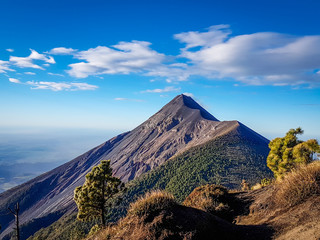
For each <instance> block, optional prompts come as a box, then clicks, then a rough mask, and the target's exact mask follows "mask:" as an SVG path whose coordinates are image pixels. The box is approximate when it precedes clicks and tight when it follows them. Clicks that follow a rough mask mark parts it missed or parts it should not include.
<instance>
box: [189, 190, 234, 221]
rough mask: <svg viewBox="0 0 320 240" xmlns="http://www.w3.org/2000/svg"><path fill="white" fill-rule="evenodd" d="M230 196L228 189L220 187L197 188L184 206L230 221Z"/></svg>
mask: <svg viewBox="0 0 320 240" xmlns="http://www.w3.org/2000/svg"><path fill="white" fill-rule="evenodd" d="M229 200H230V196H229V193H228V190H227V188H225V187H223V186H220V185H209V184H207V185H204V186H200V187H197V188H195V189H194V190H193V191H192V193H190V195H189V196H188V197H187V198H186V199H185V200H184V202H183V205H185V206H187V207H193V208H197V209H200V210H203V211H206V212H209V213H211V214H213V215H216V216H219V217H222V218H225V219H227V220H229V217H230V216H229V215H230V211H231V209H230V206H229V204H228V202H229Z"/></svg>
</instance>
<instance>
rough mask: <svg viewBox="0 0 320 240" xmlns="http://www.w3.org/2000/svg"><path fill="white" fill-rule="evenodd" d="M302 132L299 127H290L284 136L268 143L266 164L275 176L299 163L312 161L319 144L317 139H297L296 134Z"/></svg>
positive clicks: (282, 173) (281, 174) (280, 175)
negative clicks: (268, 150)
mask: <svg viewBox="0 0 320 240" xmlns="http://www.w3.org/2000/svg"><path fill="white" fill-rule="evenodd" d="M302 133H303V130H302V129H301V128H297V129H290V130H289V131H288V132H287V134H286V136H285V137H283V138H275V139H273V140H272V141H271V142H270V143H269V148H270V152H269V155H268V158H267V165H268V167H269V168H270V169H271V171H272V172H273V173H274V175H275V177H277V178H278V177H282V176H283V175H284V174H285V173H287V172H289V171H291V170H292V169H294V168H296V167H297V166H299V165H300V164H308V163H310V162H312V161H313V154H314V153H315V152H319V150H320V146H319V144H318V142H317V140H315V139H310V140H308V141H305V142H304V141H301V140H298V137H297V135H299V134H302Z"/></svg>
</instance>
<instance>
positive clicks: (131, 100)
mask: <svg viewBox="0 0 320 240" xmlns="http://www.w3.org/2000/svg"><path fill="white" fill-rule="evenodd" d="M114 100H115V101H130V102H143V100H141V99H131V98H121V97H119V98H114Z"/></svg>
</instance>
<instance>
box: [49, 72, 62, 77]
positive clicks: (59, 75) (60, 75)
mask: <svg viewBox="0 0 320 240" xmlns="http://www.w3.org/2000/svg"><path fill="white" fill-rule="evenodd" d="M48 74H49V75H51V76H58V77H64V75H63V74H60V73H52V72H48Z"/></svg>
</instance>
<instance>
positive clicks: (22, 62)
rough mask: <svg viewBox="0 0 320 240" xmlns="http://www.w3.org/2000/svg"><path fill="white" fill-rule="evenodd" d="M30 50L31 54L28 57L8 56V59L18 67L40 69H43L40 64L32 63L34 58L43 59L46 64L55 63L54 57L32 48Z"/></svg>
mask: <svg viewBox="0 0 320 240" xmlns="http://www.w3.org/2000/svg"><path fill="white" fill-rule="evenodd" d="M30 51H31V54H30V55H29V56H28V57H15V56H10V59H9V61H10V62H11V63H12V64H14V65H16V66H18V67H20V68H35V69H41V70H44V68H43V67H41V66H40V65H37V64H35V63H34V61H35V60H40V61H44V62H46V63H47V64H49V63H50V64H54V63H55V60H54V58H53V57H51V56H47V55H44V54H40V53H38V52H37V51H35V50H33V49H30Z"/></svg>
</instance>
